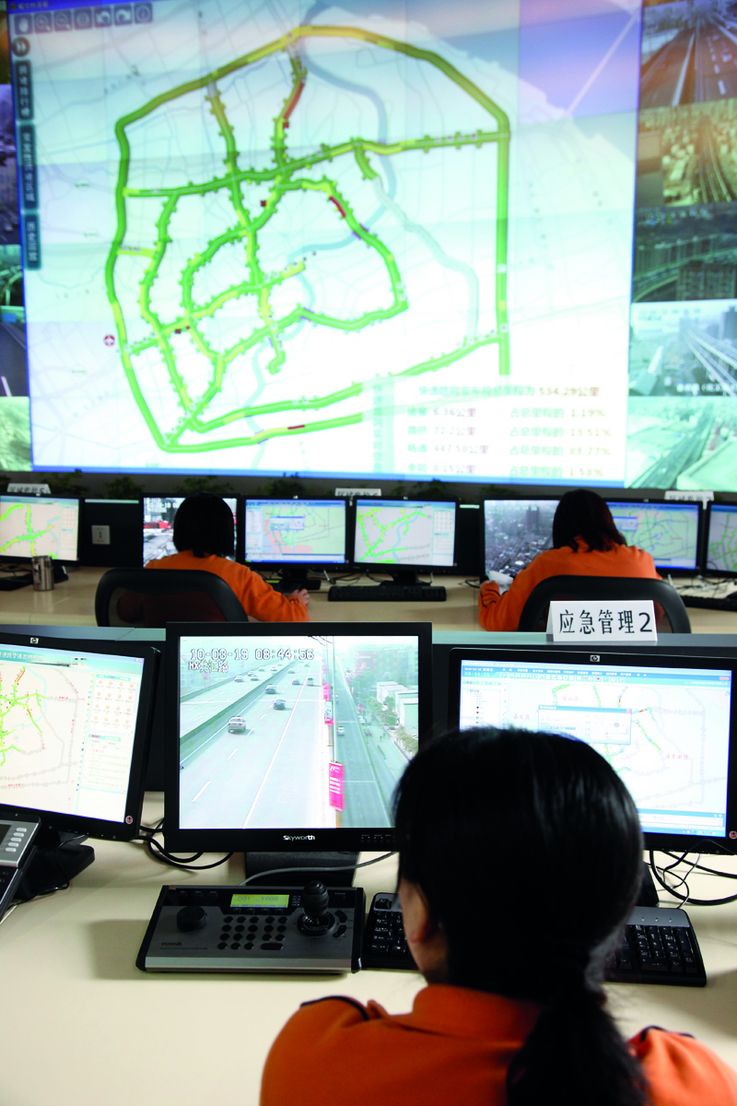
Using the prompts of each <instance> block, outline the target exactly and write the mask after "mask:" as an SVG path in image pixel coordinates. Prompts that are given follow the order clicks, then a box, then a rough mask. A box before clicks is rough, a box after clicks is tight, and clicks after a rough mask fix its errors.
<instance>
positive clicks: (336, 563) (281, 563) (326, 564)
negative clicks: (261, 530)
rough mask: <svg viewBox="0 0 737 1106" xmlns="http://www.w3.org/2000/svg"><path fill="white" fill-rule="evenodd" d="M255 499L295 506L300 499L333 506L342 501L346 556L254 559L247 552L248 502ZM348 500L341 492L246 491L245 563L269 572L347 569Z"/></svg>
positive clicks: (243, 548)
mask: <svg viewBox="0 0 737 1106" xmlns="http://www.w3.org/2000/svg"><path fill="white" fill-rule="evenodd" d="M252 503H270V504H278V503H283V504H284V505H285V506H290V505H291V506H294V505H295V504H297V503H326V504H329V505H330V506H331V507H335V506H336V505H337V504H341V505H342V508H343V556H342V559H341V558H336V559H334V560H315V559H314V558H313V559H312V560H311V559H310V558H309V557H307V558H305V559H304V560H295V559H292V558H286V559H284V560H279V559H278V558H269V559H264V560H262V561H260V560H254V559H253V558H252V557H249V556H248V552H249V551H248V506H249V504H252ZM348 515H349V510H348V502H347V500H345V499H344V498H343V497H342V496H335V497H331V496H328V495H300V496H293V497H289V496H279V495H276V496H269V495H246V496H245V497H244V499H243V526H242V528H241V532H242V535H243V543H242V550H243V562H244V564H247V565H249V566H250V567H252V568H253V569H254V570H255V571H256V572H261V571H268V572H284V573H288V572H289V569H294V570H295V572H298V573H299V572H305V571H306V570H309V569H314V571H316V572H322V570H323V569H328V568H340V569H345V568H347V567H348V566H349V559H348V554H349V545H348V534H349V531H350V527H349V522H348Z"/></svg>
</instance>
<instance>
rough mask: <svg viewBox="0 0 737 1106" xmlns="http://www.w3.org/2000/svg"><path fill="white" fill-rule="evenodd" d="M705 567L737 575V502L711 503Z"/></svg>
mask: <svg viewBox="0 0 737 1106" xmlns="http://www.w3.org/2000/svg"><path fill="white" fill-rule="evenodd" d="M704 568H705V570H706V571H707V572H717V573H719V574H720V575H721V576H737V503H710V504H709V508H708V514H707V532H706V554H705V557H704Z"/></svg>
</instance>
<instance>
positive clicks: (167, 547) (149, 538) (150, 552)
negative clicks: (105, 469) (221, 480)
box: [143, 496, 238, 565]
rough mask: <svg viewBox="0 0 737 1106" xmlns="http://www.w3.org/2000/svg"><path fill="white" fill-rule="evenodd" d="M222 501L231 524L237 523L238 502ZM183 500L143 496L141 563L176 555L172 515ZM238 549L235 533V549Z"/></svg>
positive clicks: (169, 497)
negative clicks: (228, 513)
mask: <svg viewBox="0 0 737 1106" xmlns="http://www.w3.org/2000/svg"><path fill="white" fill-rule="evenodd" d="M223 499H224V500H225V502H226V503H227V504H228V506H229V507H230V509H231V511H232V512H233V523H234V524H236V523H237V517H238V511H237V508H238V501H237V499H236V498H235V497H234V496H232V497H228V496H223ZM183 500H184V496H179V497H175V496H145V497H144V500H143V563H144V565H146V564H148V562H149V561H155V560H157V559H158V558H159V557H169V556H171V555H172V554H173V553H176V551H177V550H176V548H175V546H174V515H175V514H176V513H177V508H178V507H179V505H180V503H182V502H183ZM237 548H238V534H237V532H236V540H235V547H234V552H233V556H235V549H237Z"/></svg>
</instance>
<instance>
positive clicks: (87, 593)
mask: <svg viewBox="0 0 737 1106" xmlns="http://www.w3.org/2000/svg"><path fill="white" fill-rule="evenodd" d="M104 571H105V570H104V569H102V568H85V567H83V568H72V569H70V571H69V579H68V580H66V581H65V582H64V583H62V584H57V585H56V587H55V588H53V589H52V590H51V591H34V590H33V589H32V588H30V587H26V588H19V589H18V590H17V591H0V624H3V623H5V624H26V625H27V624H30V625H38V626H94V625H95V589H96V587H97V581H98V580H99V578H100V576H101V575H102V573H103V572H104ZM436 583H440V584H443V585H444V586H445V588H446V590H447V593H448V598H447V599H446V601H445V602H443V603H422V602H419V601H418V602H415V603H407V602H403V603H397V602H393V603H377V602H369V603H353V602H352V603H346V602H334V603H331V602H330V601H329V600H328V594H327V588H322V589H321V590H320V591H315V592H311V593H310V615H311V617H312V620H313V621H314V622H432V624H433V627H434V628H436V629H438V630H479V629H480V627H479V623H478V616H477V600H478V590H477V589H476V588H472V587H470V586H469V585H468V584H467V583H466V581H465V580H464V579H462V578H461V577H456V576H441V577H438V578H437V580H436ZM689 617H690V619H691V626H692V629H693V632H694V633H706V634H712V633H718V634H735V635H737V612H736V611H705V610H699V609H697V608H691V609H690V610H689Z"/></svg>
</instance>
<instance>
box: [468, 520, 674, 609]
mask: <svg viewBox="0 0 737 1106" xmlns="http://www.w3.org/2000/svg"><path fill="white" fill-rule="evenodd" d="M549 576H630V577H632V576H635V577H639V578H641V579H642V578H644V579H646V580H660V579H661V577H660V575H659V573H658V571H657V569H656V568H655V562H654V561H653V559H652V557H651V556H650V554H649V553H646V552H645V551H644V549H638V548H637V546H634V545H613V546H612V548H611V549H607V550H605V551H604V552H601V551H599V550H598V549H589V548H588V546H587V545H586V543H585V542H584V541H582V540H581V539H579V548H578V549H577V550H576V551H575V552H574V550H573V549H571V547H570V545H564V546H561V547H560V549H546V550H545V552H544V553H538V555H537V557H535V559H534V560H533V561H532V562H531V563H530V564H529V565H528V566H527V568H523V569H522V571H521V572H519V573H518V574H517V575H516V576H515V578H514V580H513V581H512V583H511V585H510V587H509V591H507V592H505V594H504V595H502V594H501V593H500V591H499V585H498V584H495V583H493V582H492V581H491V580H487V581H485V583H483V584H482V585H481V588H480V590H479V621H480V623H481V625H482V627H483V629H484V630H516V629H517V627H518V626H519V620H520V615H521V614H522V610H523V608H524V605H525V603H526V602H527V600H528V599H529V597H530V594H531V593H532V591H533V589H534V588H536V587H537V585H538V584H539V583H541V581H542V580H547V579H548V577H549Z"/></svg>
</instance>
